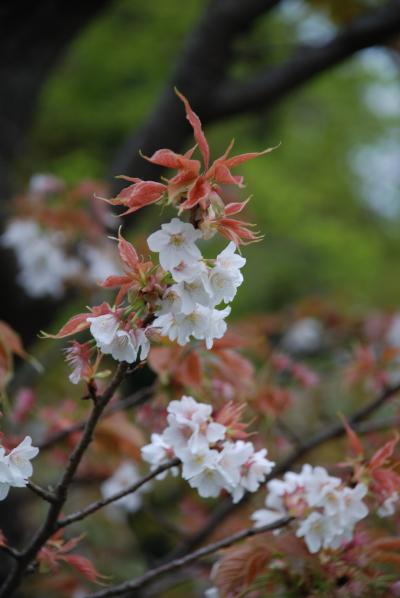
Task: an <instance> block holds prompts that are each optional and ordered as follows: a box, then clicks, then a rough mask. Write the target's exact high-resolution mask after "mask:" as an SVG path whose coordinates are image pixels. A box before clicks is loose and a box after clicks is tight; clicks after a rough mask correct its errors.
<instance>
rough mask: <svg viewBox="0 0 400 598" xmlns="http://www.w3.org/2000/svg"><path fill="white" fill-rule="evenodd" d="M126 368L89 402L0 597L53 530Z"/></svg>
mask: <svg viewBox="0 0 400 598" xmlns="http://www.w3.org/2000/svg"><path fill="white" fill-rule="evenodd" d="M127 369H128V364H127V363H125V362H123V363H120V364H119V365H118V368H117V370H116V372H115V374H114V376H113V378H112V380H111V382H110V383H109V385H108V387H107V388H106V390H105V391H104V392H103V394H102V395H100V396H99V397H97V400H96V401H94V402H93V406H92V411H91V414H90V417H89V419H88V420H87V422H86V425H85V428H84V431H83V434H82V436H81V438H80V440H79V442H78V444H77V445H76V447H75V449H74V450H73V451H72V453H71V455H70V457H69V460H68V463H67V466H66V468H65V470H64V473H63V474H62V476H61V479H60V481H59V482H58V484H57V486H56V487H55V489H54V496H55V500H54V502H52V504H50V506H49V509H48V511H47V516H46V518H45V521H44V522H43V524H42V526H41V527H40V528H39V529H38V531H37V532H36V534H35V535H34V537H33V538H32V540H31V542H30V543H29V544H28V546H27V547H26V548H25V550H23V551H22V552H21V553H20V556H19V558H18V561H17V562H16V563H14V567H13V568H12V570H11V572H10V574H9V575H8V577H7V579H6V580H5V582H4V584H3V585H2V587H1V588H0V598H10V596H12V594H13V593H14V591H15V590H16V589H17V588H18V586H19V584H20V583H21V581H22V578H23V576H24V573H25V572H26V570H27V569H28V568H29V566H30V564H31V563H32V562H33V561H34V560H35V558H36V555H37V554H38V552H39V551H40V549H41V548H42V547H43V546H44V545H45V544H46V542H47V540H49V538H51V536H52V535H53V534H54V533H55V532H56V531H57V520H58V517H59V515H60V513H61V510H62V508H63V506H64V504H65V501H66V500H67V496H68V489H69V485H70V484H71V482H72V480H73V478H74V475H75V473H76V471H77V469H78V467H79V465H80V462H81V460H82V457H83V456H84V454H85V452H86V450H87V448H88V447H89V445H90V443H91V441H92V438H93V433H94V430H95V427H96V424H97V423H98V421H99V419H100V417H101V415H102V413H103V411H104V409H105V408H106V406H107V404H108V403H109V401H110V400H111V398H112V397H113V395H114V393H115V391H116V390H117V388H118V387H119V386H120V384H121V382H122V381H123V379H124V377H125V375H126V371H127Z"/></svg>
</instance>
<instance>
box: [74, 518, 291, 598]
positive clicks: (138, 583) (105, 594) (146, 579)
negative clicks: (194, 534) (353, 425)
mask: <svg viewBox="0 0 400 598" xmlns="http://www.w3.org/2000/svg"><path fill="white" fill-rule="evenodd" d="M291 521H293V517H284V518H283V519H279V520H278V521H275V522H274V523H271V524H270V525H264V526H263V527H259V528H254V527H251V528H247V529H245V530H242V531H240V532H236V533H235V534H232V535H231V536H227V537H226V538H223V539H222V540H219V541H218V542H214V543H213V544H208V546H204V547H203V548H199V550H196V551H195V552H191V553H190V554H188V555H186V556H183V557H180V558H177V559H174V560H173V561H170V562H169V563H165V564H164V565H160V566H159V567H155V568H154V569H150V571H147V572H146V573H145V574H144V575H141V576H140V577H137V578H136V579H133V580H131V581H127V582H124V583H121V584H119V585H117V586H114V587H111V588H106V589H104V590H101V591H100V592H95V593H94V594H89V595H87V596H85V598H109V597H111V596H121V594H124V593H125V592H130V591H132V590H139V589H140V588H142V587H144V586H145V585H147V584H148V583H150V582H151V581H153V580H154V579H157V578H158V577H161V576H162V575H164V574H165V573H169V572H170V571H174V570H176V569H180V568H182V567H185V566H186V565H189V564H190V563H194V562H195V561H197V560H199V559H201V558H202V557H204V556H208V555H209V554H213V553H214V552H217V551H218V550H221V548H228V547H229V546H231V545H232V544H235V543H236V542H239V541H240V540H245V539H246V538H251V537H252V536H256V535H258V534H263V533H265V532H270V531H273V530H276V529H280V528H282V527H284V526H286V525H288V524H289V523H290V522H291Z"/></svg>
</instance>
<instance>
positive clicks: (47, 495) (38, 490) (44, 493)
mask: <svg viewBox="0 0 400 598" xmlns="http://www.w3.org/2000/svg"><path fill="white" fill-rule="evenodd" d="M26 487H27V488H29V490H32V492H34V493H35V494H37V495H38V496H40V497H41V498H43V500H45V501H47V502H49V503H53V502H55V501H56V495H55V494H54V493H53V492H49V490H46V489H45V488H42V487H41V486H38V484H35V483H34V482H28V483H27V485H26Z"/></svg>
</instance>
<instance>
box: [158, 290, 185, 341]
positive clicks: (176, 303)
mask: <svg viewBox="0 0 400 598" xmlns="http://www.w3.org/2000/svg"><path fill="white" fill-rule="evenodd" d="M181 311H182V301H181V298H180V295H179V293H178V292H177V291H176V289H174V287H173V286H172V287H168V289H167V290H166V291H165V293H164V295H163V297H162V300H161V301H160V303H159V309H158V311H157V316H158V317H160V316H165V315H169V314H179V313H180V312H181ZM165 336H166V335H165Z"/></svg>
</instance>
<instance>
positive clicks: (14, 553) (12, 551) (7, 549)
mask: <svg viewBox="0 0 400 598" xmlns="http://www.w3.org/2000/svg"><path fill="white" fill-rule="evenodd" d="M0 550H2V551H3V552H5V553H6V554H8V556H11V557H12V558H13V559H16V560H18V559H19V557H20V553H19V552H18V550H15V548H12V547H11V546H8V545H7V544H2V545H1V546H0Z"/></svg>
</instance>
